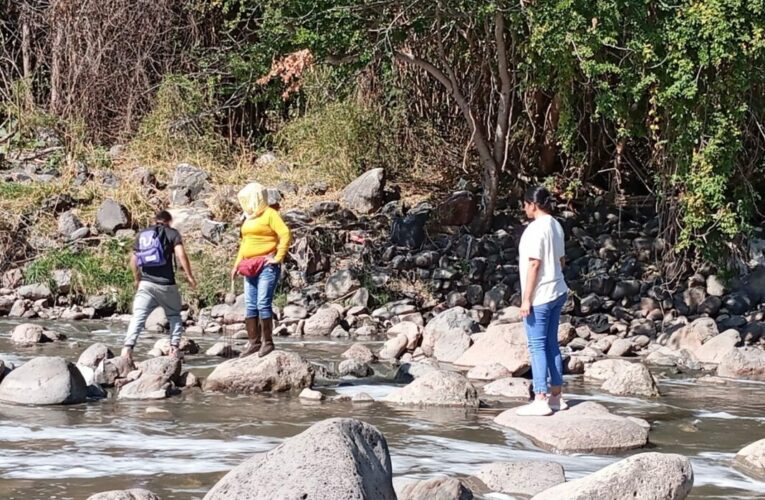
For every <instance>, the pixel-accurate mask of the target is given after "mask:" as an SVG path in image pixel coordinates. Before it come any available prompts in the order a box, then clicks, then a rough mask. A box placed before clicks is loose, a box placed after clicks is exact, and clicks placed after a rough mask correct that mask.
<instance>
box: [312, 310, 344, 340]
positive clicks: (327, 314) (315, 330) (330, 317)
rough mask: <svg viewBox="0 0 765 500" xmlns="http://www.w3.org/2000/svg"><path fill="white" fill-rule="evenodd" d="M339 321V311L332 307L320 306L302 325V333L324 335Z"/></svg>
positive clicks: (330, 331)
mask: <svg viewBox="0 0 765 500" xmlns="http://www.w3.org/2000/svg"><path fill="white" fill-rule="evenodd" d="M339 322H340V313H339V312H338V311H337V309H335V308H334V307H322V308H321V309H319V310H318V311H316V313H315V314H314V315H313V316H311V317H310V318H308V319H307V320H306V321H305V324H304V325H303V334H304V335H307V336H321V337H326V336H328V335H329V334H330V333H332V330H334V329H335V327H336V326H337V325H338V323H339Z"/></svg>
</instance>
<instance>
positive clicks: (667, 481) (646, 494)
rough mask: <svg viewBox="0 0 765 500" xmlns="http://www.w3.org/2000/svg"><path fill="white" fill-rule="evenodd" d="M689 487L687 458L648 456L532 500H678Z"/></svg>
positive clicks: (686, 492)
mask: <svg viewBox="0 0 765 500" xmlns="http://www.w3.org/2000/svg"><path fill="white" fill-rule="evenodd" d="M692 487H693V468H692V467H691V461H690V460H689V459H688V458H686V457H684V456H682V455H674V454H669V453H654V452H651V453H640V454H638V455H634V456H631V457H629V458H625V459H624V460H621V461H619V462H616V463H615V464H611V465H609V466H608V467H605V468H603V469H601V470H599V471H598V472H595V473H593V474H590V475H589V476H585V477H583V478H581V479H576V480H574V481H570V482H567V483H563V484H559V485H557V486H554V487H552V488H550V489H548V490H545V491H543V492H542V493H540V494H539V495H537V496H535V497H534V500H590V499H592V498H614V499H616V498H619V499H622V498H640V499H642V500H682V499H684V498H686V497H687V496H688V494H689V493H690V492H691V488H692Z"/></svg>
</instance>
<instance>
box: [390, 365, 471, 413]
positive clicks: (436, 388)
mask: <svg viewBox="0 0 765 500" xmlns="http://www.w3.org/2000/svg"><path fill="white" fill-rule="evenodd" d="M383 401H386V402H388V403H394V404H403V405H421V406H464V407H472V408H477V407H478V405H479V400H478V391H477V390H476V388H475V387H474V386H473V384H471V383H470V381H469V380H468V379H467V378H466V377H465V376H464V375H461V374H459V373H456V372H449V371H444V370H433V371H431V372H429V373H426V374H425V375H423V376H421V377H419V378H416V379H415V380H414V382H412V383H411V384H409V385H407V386H404V387H401V388H400V389H396V390H394V391H393V392H391V393H390V394H388V396H386V397H385V398H384V399H383Z"/></svg>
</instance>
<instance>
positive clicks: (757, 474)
mask: <svg viewBox="0 0 765 500" xmlns="http://www.w3.org/2000/svg"><path fill="white" fill-rule="evenodd" d="M733 465H734V466H735V467H736V468H737V469H739V470H741V471H742V472H744V473H746V474H748V475H750V476H752V477H753V478H755V479H757V480H759V481H765V439H760V440H759V441H755V442H754V443H752V444H750V445H748V446H746V447H744V448H743V449H742V450H741V451H739V452H738V453H737V454H736V458H735V459H734V460H733Z"/></svg>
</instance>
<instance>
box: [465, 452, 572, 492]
mask: <svg viewBox="0 0 765 500" xmlns="http://www.w3.org/2000/svg"><path fill="white" fill-rule="evenodd" d="M475 477H477V478H478V479H480V480H481V481H482V482H483V483H484V484H485V485H486V486H488V487H489V489H491V490H492V491H496V492H498V493H504V494H506V495H513V496H515V495H525V496H532V495H536V494H537V493H539V492H542V491H544V490H546V489H548V488H552V487H553V486H555V485H558V484H561V483H564V482H565V481H566V475H565V472H564V470H563V466H562V465H560V464H558V463H555V462H545V461H543V460H524V461H515V462H494V463H490V464H486V465H484V466H483V467H481V468H480V469H479V470H478V472H477V473H476V474H475Z"/></svg>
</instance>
